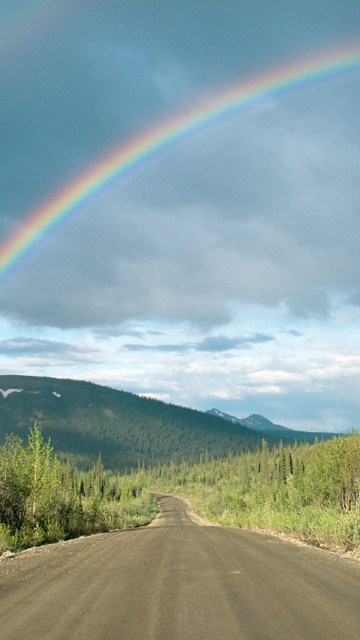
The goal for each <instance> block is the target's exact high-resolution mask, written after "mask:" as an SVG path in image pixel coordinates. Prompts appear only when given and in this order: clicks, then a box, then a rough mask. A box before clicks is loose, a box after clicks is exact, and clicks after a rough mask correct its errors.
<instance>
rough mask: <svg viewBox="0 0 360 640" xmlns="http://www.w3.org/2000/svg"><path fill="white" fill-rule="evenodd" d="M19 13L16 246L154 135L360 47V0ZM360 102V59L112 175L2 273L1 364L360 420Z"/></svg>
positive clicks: (15, 20)
mask: <svg viewBox="0 0 360 640" xmlns="http://www.w3.org/2000/svg"><path fill="white" fill-rule="evenodd" d="M0 24H1V25H2V26H1V28H0V76H1V86H2V88H3V90H2V93H1V97H0V111H1V118H0V123H1V124H0V127H1V141H2V143H1V148H0V153H1V167H2V180H1V184H0V190H1V197H0V246H2V245H3V243H5V242H6V240H7V238H8V237H9V236H10V235H11V234H13V233H14V232H16V230H17V229H19V228H20V227H21V225H23V224H24V223H25V221H26V220H27V219H28V217H29V215H30V213H31V212H32V211H33V210H36V208H38V207H39V206H40V205H41V204H42V203H44V202H46V201H47V200H48V199H49V198H50V197H51V196H52V195H53V194H54V193H55V192H56V191H58V190H61V189H62V188H63V187H64V186H65V185H67V184H68V183H69V181H71V180H73V179H74V178H75V177H76V176H77V175H78V174H80V173H81V172H82V171H84V170H85V169H86V167H88V166H91V165H92V164H93V163H96V162H97V161H98V160H99V159H101V158H102V157H103V156H104V155H106V153H108V152H109V150H110V149H112V148H113V147H114V146H119V145H121V143H122V142H125V141H127V140H128V139H130V138H131V137H133V136H136V135H137V134H138V133H139V132H142V131H146V130H147V129H151V128H152V127H154V125H155V124H157V123H159V122H160V123H161V122H162V121H165V120H166V119H168V118H171V117H172V115H173V114H175V113H178V112H179V111H180V112H181V110H184V109H187V108H189V107H191V106H192V105H194V104H195V103H196V102H197V101H199V100H201V99H203V98H205V97H206V96H211V95H212V94H214V93H215V92H218V91H221V90H222V88H225V87H227V86H229V85H230V86H231V85H233V84H234V83H241V82H242V81H244V82H245V81H246V80H247V79H248V78H252V77H255V76H257V75H258V74H261V73H265V72H267V71H268V70H271V69H277V68H279V67H280V66H281V65H284V64H291V63H295V62H296V61H297V60H300V59H303V58H304V57H305V56H308V57H310V58H311V57H312V56H316V55H317V54H318V53H320V52H322V51H331V50H334V49H335V48H336V47H346V46H349V45H351V44H359V45H360V5H359V3H358V2H357V1H355V0H342V1H341V2H340V1H339V0H337V1H335V0H334V1H333V0H324V1H322V0H319V1H318V2H316V3H315V2H313V0H304V1H303V2H296V1H294V0H281V1H280V0H274V1H273V2H271V3H269V2H264V1H260V0H251V2H250V1H247V0H237V1H234V0H229V1H227V2H221V1H220V0H219V1H212V0H193V1H192V2H187V1H182V2H175V1H174V2H173V1H169V2H164V1H162V2H160V1H156V0H155V1H154V2H150V3H149V2H145V1H144V2H143V1H140V0H133V1H132V2H125V1H121V0H116V1H115V0H102V1H101V2H100V1H96V0H86V1H85V0H77V2H76V3H74V2H69V0H57V1H56V2H55V0H47V1H46V0H41V1H39V0H38V1H32V2H29V1H24V0H12V1H11V2H10V1H5V0H3V2H2V3H1V7H0ZM359 106H360V67H359V68H358V69H357V70H353V71H352V72H351V73H345V72H344V73H342V74H338V75H337V76H336V77H334V78H332V79H328V80H326V81H322V82H320V81H318V82H317V81H315V82H313V83H311V84H309V85H307V86H305V87H303V88H301V89H299V90H297V91H294V92H286V91H285V92H283V93H282V94H281V95H278V96H273V97H271V98H268V99H267V100H262V101H259V102H257V103H255V104H254V105H253V106H252V107H249V108H247V109H245V110H238V111H237V112H236V111H235V112H234V113H233V114H231V115H229V116H227V117H223V118H219V119H217V120H216V121H215V122H213V123H212V124H211V125H209V126H207V127H204V128H203V129H201V130H200V131H198V132H196V133H195V134H194V135H191V136H190V135H189V136H185V137H184V138H183V139H181V140H180V141H179V142H178V143H177V144H174V145H170V147H169V148H168V149H166V150H164V151H163V152H162V153H159V154H157V155H156V156H154V157H153V158H152V159H151V160H150V161H149V162H147V163H144V164H143V165H141V166H140V167H139V168H137V169H136V170H134V171H133V172H132V173H130V174H127V175H126V176H125V177H124V178H123V179H120V180H118V181H115V182H114V183H113V184H112V185H111V187H109V188H108V189H104V190H102V191H101V193H98V194H97V196H96V197H94V198H92V199H90V200H89V201H88V202H87V203H86V204H85V205H84V206H83V207H81V208H79V209H77V210H76V211H75V213H74V214H73V215H72V216H71V217H70V218H69V219H67V220H66V221H64V223H63V224H62V225H60V226H58V227H57V228H56V229H55V230H54V231H53V232H52V233H50V234H48V235H47V236H46V237H44V238H43V240H42V242H41V243H39V244H37V245H35V246H34V248H33V250H32V251H31V255H29V256H26V258H24V259H23V260H21V261H19V262H18V263H17V265H16V268H15V269H14V270H13V271H12V272H11V273H10V274H9V275H8V276H7V277H6V278H2V279H1V280H0V368H1V371H2V373H23V374H28V375H50V376H59V377H68V378H79V379H86V380H93V381H94V382H98V383H101V384H107V385H109V386H112V387H115V388H120V389H125V390H129V391H133V392H135V393H143V394H146V395H151V396H154V397H158V398H160V399H164V400H166V401H170V402H173V403H177V404H182V405H186V406H191V407H194V408H199V409H210V408H212V407H213V406H216V407H218V408H219V409H221V410H222V411H225V412H226V413H230V414H232V415H249V414H251V413H261V414H263V415H266V416H267V417H268V418H269V419H271V420H272V421H273V422H275V423H280V424H284V425H286V426H288V427H293V428H299V429H300V428H302V429H319V430H336V429H342V428H351V427H352V426H355V427H360V406H359V399H358V397H359V392H358V388H359V383H360V353H359V316H360V278H359V276H360V273H359V271H360V267H359V257H358V253H359V250H358V245H359V238H360V215H359V202H360V181H359V167H360V130H359V125H358V114H359ZM0 251H1V248H0Z"/></svg>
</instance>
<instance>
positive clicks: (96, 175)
mask: <svg viewBox="0 0 360 640" xmlns="http://www.w3.org/2000/svg"><path fill="white" fill-rule="evenodd" d="M359 69H360V45H356V46H347V47H345V48H342V49H340V50H339V49H337V50H335V51H334V50H333V51H330V52H325V53H322V54H321V55H318V56H316V57H312V58H311V59H305V60H304V59H302V60H300V61H298V62H296V63H293V64H290V65H287V66H283V67H280V68H277V69H275V70H274V69H273V70H270V71H267V72H266V73H264V74H262V75H257V76H256V77H253V78H250V80H248V81H245V82H241V83H240V84H237V85H232V86H231V87H228V88H227V89H225V90H222V91H221V92H219V93H215V94H213V95H212V96H210V97H209V98H207V99H205V100H203V101H201V102H199V103H198V104H196V105H195V106H193V107H192V108H190V109H187V110H185V111H182V112H181V113H178V114H177V115H175V116H173V117H172V118H170V119H169V120H167V121H165V122H161V123H159V124H157V125H156V126H154V127H152V128H151V129H149V130H147V131H145V132H143V133H141V134H140V135H137V136H135V137H133V138H131V139H130V140H128V141H127V142H125V143H122V144H121V145H120V146H118V147H116V148H115V149H114V150H113V151H112V152H110V153H108V154H107V155H106V156H105V157H103V158H102V159H101V160H100V161H98V162H96V163H95V164H93V165H92V166H90V167H89V168H88V169H86V170H85V171H84V172H83V173H81V174H80V175H79V176H78V177H77V178H76V179H75V180H73V181H72V182H70V183H68V184H67V185H65V187H64V188H62V189H61V190H60V191H58V192H57V193H55V195H53V196H52V197H51V198H50V199H49V200H48V201H46V202H45V203H44V204H42V205H41V206H40V207H39V208H37V209H36V210H35V211H33V212H31V213H30V214H29V215H28V216H27V218H26V220H25V222H24V223H23V224H22V226H21V227H20V228H19V229H18V230H16V231H15V233H13V234H12V235H11V236H10V237H9V238H7V239H6V240H5V242H3V243H2V244H1V245H0V280H1V279H3V277H4V276H5V274H8V273H9V272H10V270H11V269H12V268H13V267H15V265H17V264H18V263H20V262H21V261H22V259H23V258H24V257H25V256H27V255H28V254H29V253H30V251H31V250H32V249H33V248H35V247H36V246H37V244H38V243H39V242H40V240H42V239H43V238H45V237H46V236H47V235H49V234H51V233H52V232H54V231H55V230H56V227H57V226H58V225H59V224H60V223H61V222H63V221H65V220H67V219H68V218H70V216H71V215H73V214H75V213H76V211H78V210H79V208H80V206H81V205H85V204H87V203H88V202H89V201H90V199H91V198H92V197H93V196H95V195H96V194H98V193H99V192H101V191H102V190H103V189H105V188H106V187H107V186H109V185H110V184H111V183H112V182H114V181H115V180H118V179H119V178H121V177H123V176H124V175H126V174H128V173H129V172H130V171H132V170H134V169H137V168H138V167H139V166H141V165H142V164H143V163H144V162H145V161H148V160H150V159H151V158H153V157H155V156H156V154H157V153H158V152H163V151H165V150H166V149H167V148H168V147H170V146H171V145H173V144H174V143H175V142H177V141H179V140H181V139H183V138H185V137H186V136H189V135H190V134H193V133H194V132H196V131H199V130H201V129H202V128H204V127H206V126H209V125H210V124H211V123H213V122H215V121H217V120H219V118H221V117H224V116H226V115H229V114H231V113H233V112H237V111H238V110H239V109H244V108H246V107H250V106H252V105H254V104H257V103H260V102H261V101H263V100H266V99H268V98H270V97H273V96H277V95H279V94H282V93H284V92H288V91H291V90H296V89H299V88H301V87H303V86H307V85H309V84H311V83H315V82H318V81H320V80H325V79H331V78H333V77H336V76H337V75H339V74H342V73H344V72H349V71H353V70H356V71H358V70H359Z"/></svg>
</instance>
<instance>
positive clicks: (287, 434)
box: [206, 409, 337, 442]
mask: <svg viewBox="0 0 360 640" xmlns="http://www.w3.org/2000/svg"><path fill="white" fill-rule="evenodd" d="M206 413H208V414H209V415H212V416H217V417H218V418H222V419H223V420H227V421H228V422H232V424H237V425H239V426H240V427H247V428H248V429H252V430H253V431H257V432H261V433H263V434H264V435H266V436H269V435H273V436H277V437H279V438H281V439H282V440H283V441H284V438H286V439H288V440H307V441H308V442H313V441H314V440H315V438H316V437H318V438H324V439H325V440H328V439H331V438H333V437H334V435H337V434H334V433H327V432H315V431H296V430H295V429H289V428H288V427H283V426H282V425H281V424H274V423H273V422H271V420H268V418H264V416H262V415H260V414H258V413H252V414H251V415H250V416H247V417H244V418H242V417H241V418H237V417H236V416H232V415H230V414H228V413H224V412H223V411H220V410H219V409H210V410H209V411H207V412H206Z"/></svg>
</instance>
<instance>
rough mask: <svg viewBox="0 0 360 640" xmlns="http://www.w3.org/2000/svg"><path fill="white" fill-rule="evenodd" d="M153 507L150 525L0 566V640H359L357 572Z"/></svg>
mask: <svg viewBox="0 0 360 640" xmlns="http://www.w3.org/2000/svg"><path fill="white" fill-rule="evenodd" d="M159 503H160V507H161V512H160V516H159V517H158V518H157V519H156V520H155V522H154V523H153V524H152V525H151V526H149V527H144V528H142V529H136V530H133V531H124V532H116V533H109V534H101V535H97V536H90V537H88V538H81V539H79V540H73V541H69V542H65V543H59V544H57V545H52V546H50V547H43V548H40V549H36V550H31V551H28V552H25V553H22V554H20V555H18V556H16V557H15V558H11V559H8V560H2V561H1V562H0V638H1V640H24V639H25V640H55V639H56V640H60V639H61V640H85V639H86V640H89V639H91V640H100V639H101V640H115V639H124V640H125V639H126V640H153V639H161V640H192V639H193V640H202V639H204V640H230V639H231V640H300V639H301V640H318V639H321V640H335V639H341V640H359V638H360V564H358V563H356V562H355V561H352V560H347V559H343V558H341V557H339V556H336V555H335V554H330V553H327V552H324V551H321V550H318V549H313V548H309V547H306V546H297V545H295V544H292V543H289V542H285V541H283V540H282V539H280V538H276V537H272V536H268V535H264V534H261V533H252V532H246V531H241V530H237V529H225V528H222V527H212V526H204V525H203V523H201V521H200V520H199V519H196V518H195V517H194V516H193V514H191V512H190V510H189V508H188V506H187V505H186V503H184V502H183V501H182V500H180V499H179V498H174V497H169V496H168V497H167V496H164V497H160V498H159ZM199 523H200V524H199Z"/></svg>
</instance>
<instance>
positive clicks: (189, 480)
mask: <svg viewBox="0 0 360 640" xmlns="http://www.w3.org/2000/svg"><path fill="white" fill-rule="evenodd" d="M148 475H149V486H151V487H152V488H154V489H157V490H161V491H166V492H169V493H174V494H176V495H180V496H184V497H186V498H189V499H190V500H191V501H192V502H193V504H194V505H195V506H196V508H197V510H198V512H199V513H200V515H202V516H204V517H206V518H208V519H209V520H212V521H215V522H219V523H220V524H222V525H228V526H236V527H244V528H259V529H267V530H272V531H276V532H283V533H286V534H288V535H290V536H291V535H293V536H297V537H300V538H301V539H303V540H307V541H310V542H313V543H314V544H317V545H320V544H323V545H325V546H327V547H339V548H341V549H343V550H352V549H356V548H358V547H359V546H360V435H359V434H358V433H357V432H353V433H352V434H351V435H347V436H342V437H336V438H333V439H332V440H329V441H327V442H324V441H320V442H318V441H316V442H315V443H314V444H306V443H303V442H302V443H299V444H297V443H295V444H294V445H291V446H287V447H284V446H283V445H282V444H280V445H278V446H275V447H273V448H272V449H269V447H268V445H267V443H266V442H265V440H264V441H263V445H262V449H261V450H258V451H256V452H247V453H242V454H239V455H232V454H229V455H228V456H227V457H226V458H222V459H218V460H215V459H209V458H207V456H205V457H203V458H202V459H201V460H200V461H199V462H198V463H197V464H194V465H189V464H187V463H186V462H183V463H182V464H179V465H175V464H170V465H167V466H162V467H160V466H158V467H156V468H153V469H152V470H149V471H148Z"/></svg>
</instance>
